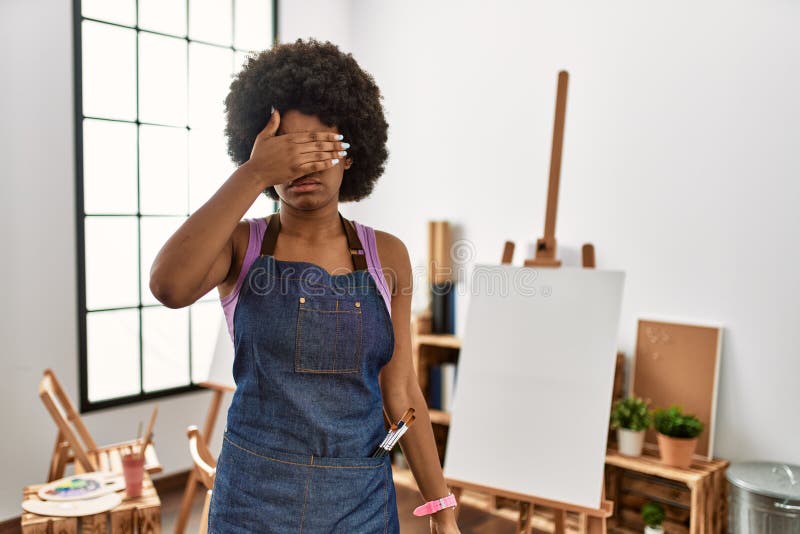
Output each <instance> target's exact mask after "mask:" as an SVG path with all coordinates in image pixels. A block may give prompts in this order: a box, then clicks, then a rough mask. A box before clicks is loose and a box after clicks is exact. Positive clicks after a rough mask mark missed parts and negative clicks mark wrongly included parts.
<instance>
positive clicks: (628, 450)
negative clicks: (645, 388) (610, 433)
mask: <svg viewBox="0 0 800 534" xmlns="http://www.w3.org/2000/svg"><path fill="white" fill-rule="evenodd" d="M650 423H651V417H650V409H649V407H648V404H647V402H645V401H644V400H642V399H640V398H638V397H628V398H627V399H621V400H618V401H617V402H615V403H614V406H613V407H612V409H611V428H615V429H616V430H617V447H618V448H619V453H620V454H624V455H625V456H641V455H642V446H643V445H644V433H645V431H647V429H648V428H650Z"/></svg>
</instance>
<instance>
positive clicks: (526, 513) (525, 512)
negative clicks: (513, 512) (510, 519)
mask: <svg viewBox="0 0 800 534" xmlns="http://www.w3.org/2000/svg"><path fill="white" fill-rule="evenodd" d="M532 526H533V505H532V504H531V503H529V502H520V503H519V521H518V522H517V534H532V532H533V530H532Z"/></svg>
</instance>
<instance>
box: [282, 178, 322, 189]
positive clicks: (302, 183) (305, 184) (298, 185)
mask: <svg viewBox="0 0 800 534" xmlns="http://www.w3.org/2000/svg"><path fill="white" fill-rule="evenodd" d="M318 185H319V182H318V181H316V180H314V179H312V178H301V179H299V180H295V181H294V182H292V184H291V185H290V186H289V189H291V190H292V191H296V192H303V191H311V190H312V189H314V188H316V187H317V186H318Z"/></svg>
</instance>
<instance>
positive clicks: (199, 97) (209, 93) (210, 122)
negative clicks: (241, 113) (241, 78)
mask: <svg viewBox="0 0 800 534" xmlns="http://www.w3.org/2000/svg"><path fill="white" fill-rule="evenodd" d="M232 76H233V51H232V50H230V49H225V48H219V47H217V46H210V45H204V44H200V43H190V44H189V106H190V107H189V124H190V125H191V127H192V128H197V127H201V126H202V127H204V128H209V129H211V128H216V129H218V130H220V131H221V130H223V129H224V128H225V97H226V96H227V95H228V91H229V90H230V85H231V81H232Z"/></svg>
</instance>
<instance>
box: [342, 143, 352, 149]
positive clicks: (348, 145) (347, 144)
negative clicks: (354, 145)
mask: <svg viewBox="0 0 800 534" xmlns="http://www.w3.org/2000/svg"><path fill="white" fill-rule="evenodd" d="M342 148H350V143H342Z"/></svg>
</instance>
